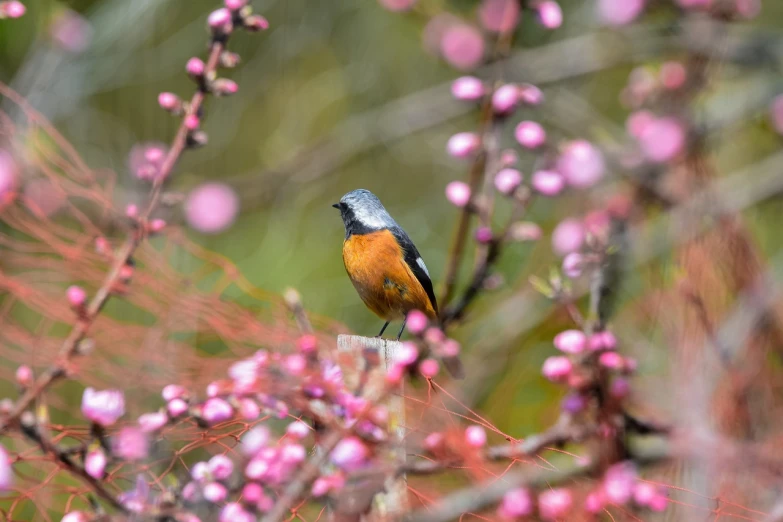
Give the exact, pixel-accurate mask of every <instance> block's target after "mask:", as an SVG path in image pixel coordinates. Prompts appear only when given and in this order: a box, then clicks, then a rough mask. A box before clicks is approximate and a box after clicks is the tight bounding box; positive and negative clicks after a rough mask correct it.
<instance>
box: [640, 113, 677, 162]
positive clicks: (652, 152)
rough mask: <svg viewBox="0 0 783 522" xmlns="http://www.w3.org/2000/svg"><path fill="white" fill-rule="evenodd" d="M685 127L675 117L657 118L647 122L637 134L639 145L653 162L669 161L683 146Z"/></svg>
mask: <svg viewBox="0 0 783 522" xmlns="http://www.w3.org/2000/svg"><path fill="white" fill-rule="evenodd" d="M685 138H686V136H685V129H684V128H683V126H682V124H681V123H680V122H679V121H678V120H676V119H675V118H659V119H656V120H653V121H651V122H650V123H648V124H647V126H646V127H645V129H644V131H643V132H642V133H641V135H640V136H639V145H640V146H641V148H642V152H644V155H645V156H647V158H648V159H649V160H651V161H653V162H655V163H666V162H667V161H671V160H673V159H674V158H676V157H677V156H679V155H680V153H681V152H682V151H683V149H684V148H685Z"/></svg>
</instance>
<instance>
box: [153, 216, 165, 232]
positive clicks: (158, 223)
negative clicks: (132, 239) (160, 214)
mask: <svg viewBox="0 0 783 522" xmlns="http://www.w3.org/2000/svg"><path fill="white" fill-rule="evenodd" d="M164 228H166V222H165V221H164V220H162V219H153V220H152V221H150V232H152V233H158V232H160V231H161V230H163V229H164Z"/></svg>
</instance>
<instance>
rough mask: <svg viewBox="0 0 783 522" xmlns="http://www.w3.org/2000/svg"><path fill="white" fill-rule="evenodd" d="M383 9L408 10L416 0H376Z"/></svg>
mask: <svg viewBox="0 0 783 522" xmlns="http://www.w3.org/2000/svg"><path fill="white" fill-rule="evenodd" d="M378 1H379V3H380V4H381V6H382V7H383V8H384V9H387V10H389V11H395V12H401V11H409V10H411V9H412V8H413V6H414V5H415V4H416V2H417V0H378Z"/></svg>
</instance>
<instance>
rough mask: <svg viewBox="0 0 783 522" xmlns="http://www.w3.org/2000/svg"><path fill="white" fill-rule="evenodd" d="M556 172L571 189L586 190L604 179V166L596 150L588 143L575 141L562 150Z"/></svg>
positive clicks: (601, 157) (602, 157)
mask: <svg viewBox="0 0 783 522" xmlns="http://www.w3.org/2000/svg"><path fill="white" fill-rule="evenodd" d="M557 170H558V171H559V172H560V174H562V175H563V177H564V178H565V180H566V182H568V184H569V185H571V186H572V187H576V188H588V187H591V186H593V185H595V184H596V183H598V182H599V181H600V180H601V178H603V177H604V173H605V170H606V165H605V163H604V156H603V154H602V153H601V151H600V150H599V149H598V148H596V147H595V146H593V144H592V143H590V142H589V141H585V140H576V141H572V142H570V143H568V144H567V145H566V146H565V147H564V148H563V152H562V154H561V155H560V157H559V158H558V160H557Z"/></svg>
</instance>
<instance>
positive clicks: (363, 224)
mask: <svg viewBox="0 0 783 522" xmlns="http://www.w3.org/2000/svg"><path fill="white" fill-rule="evenodd" d="M332 206H333V207H335V208H336V209H338V210H339V211H340V216H341V217H342V219H343V224H344V225H345V241H344V242H343V263H344V264H345V270H346V272H348V277H349V278H350V279H351V282H352V283H353V286H354V288H356V291H357V292H358V293H359V297H361V298H362V301H364V304H365V305H366V306H367V308H369V309H370V310H371V311H372V312H374V313H375V314H376V315H377V316H378V317H380V318H381V319H383V320H384V321H386V322H385V323H384V325H383V328H381V331H380V332H379V333H378V337H380V336H381V335H383V332H384V331H385V330H386V327H387V326H389V323H390V322H391V321H402V328H400V332H399V333H398V334H397V340H399V339H400V337H401V336H402V333H403V331H405V322H406V320H407V315H408V312H410V311H411V310H420V311H421V312H423V313H424V314H425V315H426V316H427V317H428V318H429V319H430V320H431V321H435V322H437V321H438V302H437V300H436V299H435V292H434V291H433V289H432V280H431V279H430V273H429V271H428V270H427V265H425V264H424V260H423V259H422V258H421V255H420V254H419V251H418V250H417V249H416V245H414V244H413V241H411V238H410V237H409V236H408V234H407V233H406V232H405V231H404V230H403V229H402V227H400V225H398V224H397V222H396V221H394V219H393V218H392V217H391V216H390V215H389V213H388V212H387V211H386V209H385V208H384V207H383V204H381V201H380V200H379V199H378V198H377V197H376V196H375V194H373V193H372V192H370V191H369V190H365V189H357V190H353V191H351V192H349V193H347V194H346V195H344V196H343V197H342V198H341V199H340V202H339V203H335V204H334V205H332ZM444 364H445V366H446V368H447V370H448V371H449V372H450V373H451V374H452V375H454V376H457V377H458V376H461V374H462V368H461V365H460V363H459V360H458V359H457V358H452V357H449V360H448V361H447V360H444Z"/></svg>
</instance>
